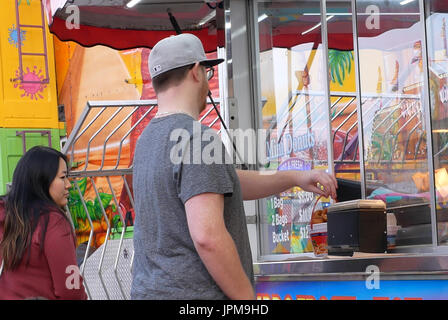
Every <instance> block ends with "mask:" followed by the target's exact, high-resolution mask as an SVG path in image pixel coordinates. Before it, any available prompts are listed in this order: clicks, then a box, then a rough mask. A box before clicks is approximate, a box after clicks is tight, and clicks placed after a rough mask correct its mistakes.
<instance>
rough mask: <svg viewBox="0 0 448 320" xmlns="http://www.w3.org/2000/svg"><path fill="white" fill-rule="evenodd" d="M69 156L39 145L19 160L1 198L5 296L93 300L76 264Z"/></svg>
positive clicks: (0, 295)
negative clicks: (69, 211) (67, 212)
mask: <svg viewBox="0 0 448 320" xmlns="http://www.w3.org/2000/svg"><path fill="white" fill-rule="evenodd" d="M67 173H68V169H67V158H66V156H65V155H64V154H62V153H61V152H59V151H57V150H54V149H52V148H48V147H41V146H38V147H33V148H31V149H30V150H28V152H26V153H25V155H24V156H23V157H22V158H21V159H20V160H19V162H18V164H17V167H16V169H15V171H14V174H13V179H12V185H11V189H10V190H9V192H8V193H7V194H6V195H5V196H3V197H1V198H0V264H1V266H2V270H1V271H0V299H30V298H37V297H39V298H44V299H69V300H72V299H73V300H74V299H87V295H86V293H85V290H84V286H83V284H82V279H81V276H80V274H79V269H78V266H77V263H76V253H75V250H76V240H75V235H74V232H73V229H72V227H71V224H70V222H69V220H68V218H67V217H66V215H65V213H64V211H63V208H64V206H65V205H66V204H67V201H68V195H69V191H68V190H69V188H70V186H71V185H70V182H69V180H68V178H67Z"/></svg>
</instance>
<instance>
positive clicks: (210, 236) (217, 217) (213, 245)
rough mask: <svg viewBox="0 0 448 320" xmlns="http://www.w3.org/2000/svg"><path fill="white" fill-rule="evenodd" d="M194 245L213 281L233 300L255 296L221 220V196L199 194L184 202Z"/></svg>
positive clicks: (222, 204)
mask: <svg viewBox="0 0 448 320" xmlns="http://www.w3.org/2000/svg"><path fill="white" fill-rule="evenodd" d="M185 211H186V213H187V221H188V228H189V230H190V235H191V238H192V239H193V243H194V245H195V248H196V250H197V252H198V254H199V256H200V257H201V259H202V262H203V263H204V265H205V266H206V268H207V270H208V272H209V273H210V275H211V276H212V277H213V279H214V280H215V282H216V283H217V284H218V286H219V287H220V288H221V290H222V291H223V292H224V293H225V294H226V296H227V297H229V298H230V299H234V300H249V299H255V293H254V289H253V287H252V284H251V282H250V281H249V278H248V277H247V275H246V273H245V272H244V269H243V267H242V265H241V261H240V258H239V255H238V252H237V249H236V247H235V243H234V241H233V239H232V237H231V236H230V234H229V232H228V231H227V228H226V226H225V223H224V218H223V212H224V196H223V195H222V194H216V193H202V194H199V195H197V196H194V197H192V198H190V199H189V200H187V201H186V202H185Z"/></svg>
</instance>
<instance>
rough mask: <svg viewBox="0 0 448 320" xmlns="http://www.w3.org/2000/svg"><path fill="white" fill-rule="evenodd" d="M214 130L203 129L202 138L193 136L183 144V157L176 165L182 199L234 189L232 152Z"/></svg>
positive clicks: (175, 172)
mask: <svg viewBox="0 0 448 320" xmlns="http://www.w3.org/2000/svg"><path fill="white" fill-rule="evenodd" d="M211 130H212V129H208V130H205V132H204V131H203V135H202V137H203V138H202V139H201V140H200V141H199V140H196V141H194V137H192V138H190V140H189V143H187V144H185V145H184V148H183V161H182V162H181V163H180V164H178V165H174V169H173V170H174V172H173V173H174V179H175V182H176V185H177V192H178V195H179V198H180V199H181V201H182V202H183V203H185V202H187V200H188V199H190V198H192V197H194V196H196V195H199V194H201V193H209V192H210V193H219V194H224V195H225V196H229V195H231V194H232V193H233V177H232V171H234V170H235V169H234V167H233V164H230V163H228V159H229V155H228V154H227V153H226V149H225V147H224V145H223V143H222V141H221V139H220V138H219V136H218V135H217V134H216V133H214V132H211ZM226 161H227V163H226Z"/></svg>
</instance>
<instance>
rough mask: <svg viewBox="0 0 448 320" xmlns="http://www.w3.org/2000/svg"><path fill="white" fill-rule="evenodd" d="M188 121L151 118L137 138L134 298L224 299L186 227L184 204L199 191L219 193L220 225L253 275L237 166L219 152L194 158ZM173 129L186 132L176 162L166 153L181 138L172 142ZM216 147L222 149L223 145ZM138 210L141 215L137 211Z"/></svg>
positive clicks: (180, 116) (185, 117)
mask: <svg viewBox="0 0 448 320" xmlns="http://www.w3.org/2000/svg"><path fill="white" fill-rule="evenodd" d="M193 123H194V119H193V118H192V117H190V116H189V115H186V114H182V113H179V114H172V115H168V116H166V117H161V118H155V119H153V120H152V121H151V122H150V124H149V125H148V127H147V128H146V129H145V130H144V131H143V133H142V135H141V136H140V138H139V140H138V143H137V147H136V153H135V158H134V172H135V174H134V179H133V184H134V190H135V191H136V192H137V194H136V196H135V209H136V212H137V215H136V220H135V233H134V246H135V256H134V271H133V274H135V276H134V282H133V287H132V289H133V290H132V297H133V298H150V299H157V298H167V297H169V298H173V299H224V298H226V296H225V294H224V293H223V292H222V290H221V289H220V288H219V287H218V286H217V285H216V283H215V281H214V280H213V278H212V277H211V276H210V274H209V273H208V271H207V268H206V266H205V265H204V264H203V263H202V261H201V258H200V256H199V255H198V254H197V252H196V248H195V245H194V243H193V240H192V238H191V236H190V232H189V229H188V221H187V216H186V213H185V203H186V202H187V201H188V200H189V199H191V198H192V197H194V196H197V195H200V194H203V193H216V194H222V195H223V196H224V214H223V218H224V222H225V226H226V228H227V230H228V232H229V234H230V235H231V237H232V239H233V241H234V242H235V246H236V248H237V251H238V255H239V258H240V260H241V263H242V266H243V269H244V271H245V273H246V275H247V277H248V278H249V279H253V274H252V257H251V251H250V246H249V240H248V234H247V228H246V222H245V214H244V208H243V200H242V197H241V190H240V185H239V180H238V177H237V174H236V171H235V169H234V167H233V165H231V164H225V158H224V157H223V158H222V161H221V163H223V164H219V163H211V164H204V161H202V159H200V160H201V161H199V163H196V164H195V163H193V160H194V156H195V155H194V154H193V148H192V146H193ZM195 125H197V126H198V127H199V128H200V129H201V136H202V134H203V132H208V133H209V134H210V131H211V129H208V128H207V127H205V126H201V125H200V124H199V123H198V122H196V123H195ZM177 129H185V131H184V132H188V133H189V135H188V137H191V139H188V140H187V141H185V142H186V144H182V145H183V146H184V148H183V149H182V150H179V151H180V154H184V155H185V156H184V157H182V160H183V161H182V162H181V163H177V162H178V161H176V159H172V158H173V157H172V156H171V155H170V154H171V152H172V150H175V149H176V146H177V145H181V142H182V141H180V142H179V143H178V141H172V140H173V139H172V138H176V136H175V135H172V133H175V132H176V130H177ZM180 138H182V137H180ZM201 140H202V139H201ZM213 140H214V141H212V142H207V143H206V142H202V143H201V148H200V150H204V147H206V146H207V145H209V144H210V143H214V142H215V141H219V143H221V142H220V140H219V137H218V136H217V135H216V133H214V134H213ZM221 145H222V143H221ZM216 149H217V150H220V148H216ZM221 150H225V149H224V147H223V146H222V149H221ZM199 154H200V155H202V154H201V153H199ZM190 155H191V156H190ZM185 159H188V160H189V161H184V160H185ZM173 162H174V163H173ZM186 162H189V163H186ZM216 162H218V161H216ZM143 212H144V213H145V214H141V213H143ZM146 270H147V271H146Z"/></svg>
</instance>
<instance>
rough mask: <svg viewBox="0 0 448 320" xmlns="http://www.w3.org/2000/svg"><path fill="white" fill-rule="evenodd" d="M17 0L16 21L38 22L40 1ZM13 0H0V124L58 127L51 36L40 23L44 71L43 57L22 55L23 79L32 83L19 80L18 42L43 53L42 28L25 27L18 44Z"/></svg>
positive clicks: (11, 126) (23, 126)
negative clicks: (46, 65)
mask: <svg viewBox="0 0 448 320" xmlns="http://www.w3.org/2000/svg"><path fill="white" fill-rule="evenodd" d="M19 2H20V5H19V14H20V23H21V24H27V25H42V20H41V17H42V15H41V5H40V0H19ZM15 3H16V0H8V1H3V2H2V10H1V12H0V65H1V69H0V71H1V72H0V74H1V79H0V91H1V93H0V110H1V111H0V127H5V128H17V127H22V128H59V123H58V110H57V92H56V76H55V68H54V49H53V37H52V35H51V34H50V33H49V32H48V27H47V24H46V22H44V26H45V39H46V46H47V57H46V59H47V61H48V73H47V70H46V67H45V58H44V57H42V56H30V55H23V56H22V69H23V80H26V81H36V83H24V82H22V81H20V79H19V75H20V72H19V70H20V69H19V50H18V47H19V45H20V46H21V49H22V51H23V52H25V53H44V38H43V31H42V29H39V28H29V27H25V28H22V29H21V33H20V35H21V41H20V43H19V39H18V38H19V37H18V31H17V20H16V8H15ZM47 77H48V78H49V83H42V80H44V79H45V78H47Z"/></svg>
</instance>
